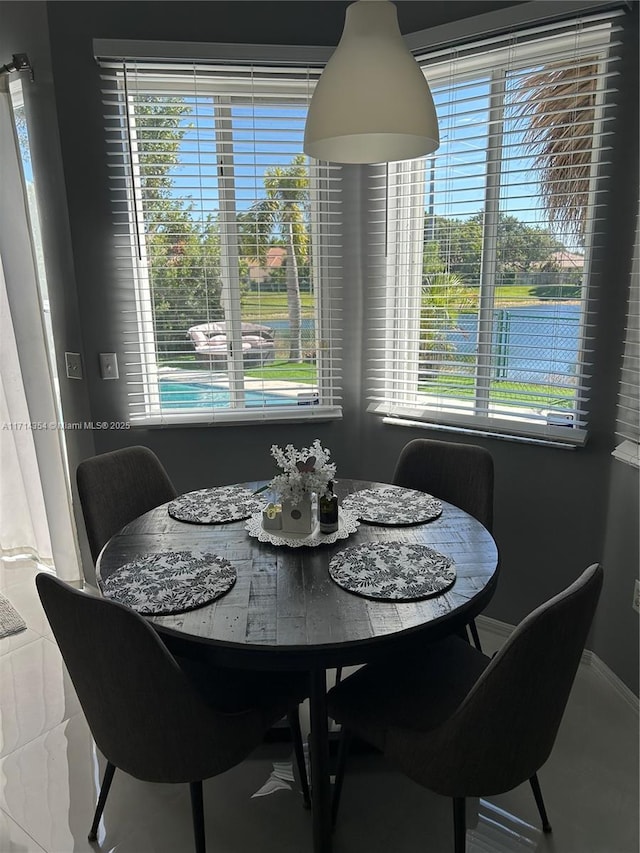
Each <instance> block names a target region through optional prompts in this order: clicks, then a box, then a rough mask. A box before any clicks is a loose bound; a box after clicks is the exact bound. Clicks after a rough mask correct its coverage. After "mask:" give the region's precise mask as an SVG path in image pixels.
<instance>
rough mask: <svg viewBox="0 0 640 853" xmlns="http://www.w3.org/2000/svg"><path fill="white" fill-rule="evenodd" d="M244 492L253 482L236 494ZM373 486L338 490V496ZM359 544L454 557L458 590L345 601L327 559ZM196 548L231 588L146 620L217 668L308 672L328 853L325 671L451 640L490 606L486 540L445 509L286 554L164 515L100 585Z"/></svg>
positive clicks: (118, 542)
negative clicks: (126, 569) (230, 580)
mask: <svg viewBox="0 0 640 853" xmlns="http://www.w3.org/2000/svg"><path fill="white" fill-rule="evenodd" d="M243 485H245V486H247V487H248V488H250V489H251V490H255V489H257V488H259V487H260V486H262V485H263V483H262V482H255V483H244V484H243ZM375 485H383V484H376V483H370V482H366V481H363V480H345V479H343V480H340V482H339V483H337V484H336V489H335V491H336V494H337V495H338V497H339V498H343V497H344V496H345V495H346V494H349V493H350V492H355V491H358V490H359V489H366V488H371V487H372V486H375ZM365 542H385V543H388V542H410V543H417V544H422V545H427V546H429V547H431V548H433V549H434V550H436V551H439V552H440V553H442V554H445V555H447V556H448V557H450V558H452V559H453V561H454V562H455V567H456V579H455V582H454V584H453V586H451V587H450V588H449V589H448V590H446V592H444V593H441V594H439V595H436V596H433V597H431V598H427V599H424V600H421V601H412V602H389V601H374V600H371V599H368V598H364V597H362V596H359V595H355V594H353V593H350V592H347V591H346V590H344V589H342V588H341V587H339V586H337V585H336V584H335V583H334V582H333V581H332V580H331V577H330V576H329V571H328V566H329V560H330V559H331V557H332V556H333V555H334V554H335V553H337V552H338V551H341V550H343V549H344V548H349V547H352V546H354V545H358V544H361V543H365ZM189 548H198V549H202V550H207V551H210V552H212V553H214V554H216V555H218V556H220V557H224V558H226V559H227V560H229V561H230V562H231V563H232V564H233V566H234V567H235V569H236V571H237V580H236V583H235V585H234V586H233V588H232V589H231V590H230V591H229V592H228V593H226V594H225V595H223V596H222V598H220V599H218V600H217V601H215V602H213V603H211V604H208V605H205V606H204V607H199V608H198V609H196V610H192V611H189V612H187V613H181V614H179V615H175V616H156V617H149V618H150V621H151V622H152V623H153V624H154V625H155V626H156V627H157V629H158V630H159V632H160V633H162V634H164V635H165V636H166V637H167V639H169V640H170V648H172V649H173V650H174V651H179V652H180V653H182V654H189V653H190V652H191V651H193V650H197V654H198V655H199V656H201V655H202V653H203V651H204V652H205V653H206V654H207V655H208V656H210V657H211V660H212V661H213V662H215V663H218V664H220V665H227V666H234V667H246V668H249V669H295V670H306V671H308V672H309V709H310V719H311V733H310V747H311V783H312V810H313V851H314V853H331V849H332V833H331V785H330V779H329V746H328V724H327V702H326V670H327V669H328V668H333V667H341V666H347V665H352V664H360V663H369V662H371V661H375V660H376V659H378V658H379V657H388V656H389V655H393V654H395V653H398V654H401V653H402V648H403V646H405V644H407V643H412V642H413V641H414V640H415V639H416V638H419V639H420V640H421V641H425V642H429V641H432V640H435V639H438V637H440V636H445V635H446V634H450V633H452V632H453V631H455V630H456V629H457V628H459V627H461V626H463V625H465V624H466V623H467V622H468V621H469V620H470V619H471V618H472V617H473V616H475V615H477V614H478V613H479V612H480V611H481V610H482V609H483V608H484V607H485V606H486V604H487V603H488V602H489V600H490V599H491V596H492V595H493V592H494V590H495V585H496V581H497V575H498V551H497V548H496V544H495V542H494V540H493V538H492V536H491V534H490V533H489V532H488V531H487V530H486V529H485V528H484V527H483V526H482V525H481V524H480V523H479V522H478V521H476V520H475V519H474V518H472V517H471V516H470V515H468V514H467V513H465V512H463V511H462V510H461V509H458V508H457V507H455V506H453V505H452V504H448V503H445V502H444V501H443V511H442V515H441V516H440V517H439V518H437V519H434V520H432V521H429V522H426V523H424V524H417V525H412V526H407V527H396V526H389V527H386V526H381V525H373V524H365V523H361V524H360V526H359V528H358V530H357V531H356V532H355V533H352V534H351V535H350V536H349V537H348V538H347V539H340V540H338V541H337V542H335V543H334V544H331V545H327V544H323V545H318V546H316V547H312V548H310V547H305V546H302V547H298V548H291V547H287V546H283V545H278V546H277V545H273V544H270V543H263V542H260V541H258V539H257V538H255V537H251V536H249V534H248V533H247V531H246V530H245V522H244V521H236V522H232V523H229V524H212V525H201V524H189V523H185V522H181V521H177V520H175V519H173V518H171V516H169V514H168V512H167V505H166V504H165V505H163V506H160V507H158V508H157V509H154V510H151V511H150V512H148V513H146V514H145V515H142V516H140V518H138V519H136V520H135V521H133V522H131V524H128V525H126V527H124V528H123V529H122V530H121V531H120V532H119V533H118V534H116V535H115V536H114V537H113V538H112V539H111V540H110V541H109V542H108V543H107V544H106V545H105V547H104V549H103V551H102V553H101V555H100V557H99V558H98V564H97V572H98V578H99V579H102V580H105V579H106V578H107V577H109V575H110V574H111V573H112V572H114V571H115V570H116V569H118V568H120V566H123V565H124V564H125V563H128V562H130V561H131V560H134V559H136V558H137V557H140V556H141V555H143V554H148V553H155V552H158V551H172V550H173V551H175V550H179V549H189Z"/></svg>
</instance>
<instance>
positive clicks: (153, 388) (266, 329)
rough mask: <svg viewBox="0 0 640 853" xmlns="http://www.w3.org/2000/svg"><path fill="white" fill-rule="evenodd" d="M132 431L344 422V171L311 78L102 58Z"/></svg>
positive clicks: (292, 72) (270, 70)
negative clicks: (316, 153)
mask: <svg viewBox="0 0 640 853" xmlns="http://www.w3.org/2000/svg"><path fill="white" fill-rule="evenodd" d="M101 64H102V65H103V67H104V69H105V72H104V73H105V80H106V85H107V89H106V96H105V101H106V106H107V139H108V155H109V166H110V177H111V186H112V191H113V201H114V211H115V221H116V228H117V246H118V249H119V252H118V254H119V258H120V266H121V269H122V278H123V281H122V284H123V287H122V304H123V313H122V328H121V331H122V336H123V342H122V347H123V351H124V361H125V369H124V373H125V379H126V382H127V388H128V396H129V412H128V415H129V418H130V420H131V422H132V423H146V424H148V423H180V422H194V421H195V422H197V421H203V422H207V423H212V422H213V423H218V422H226V421H251V422H254V421H258V420H273V419H276V418H280V419H282V418H287V419H303V418H309V417H322V418H328V417H338V416H339V415H340V407H339V402H340V387H339V379H340V364H339V349H340V337H341V335H340V328H339V322H338V317H339V312H338V308H339V305H338V297H339V294H338V293H337V290H336V287H337V284H338V283H339V268H338V266H337V264H336V263H335V257H334V256H335V255H336V251H335V244H336V240H337V235H336V230H335V219H336V215H335V213H334V208H335V207H336V204H335V202H334V198H335V191H334V188H335V187H336V186H337V185H338V184H339V180H340V169H339V167H330V166H327V165H321V164H319V163H317V162H314V161H310V160H308V159H307V158H306V157H305V156H304V155H303V153H302V139H303V132H304V123H305V117H306V110H307V103H308V101H309V99H310V96H311V92H312V88H313V80H314V73H313V72H310V71H308V70H307V69H299V68H289V69H287V68H275V67H257V66H251V65H246V66H240V65H221V64H218V65H213V64H194V63H193V62H191V63H189V64H186V63H179V62H172V63H169V62H166V61H164V62H157V61H156V62H155V63H154V62H141V61H134V60H130V61H129V60H127V61H115V60H112V61H108V60H104V59H103V60H102V62H101Z"/></svg>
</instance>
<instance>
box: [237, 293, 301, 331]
mask: <svg viewBox="0 0 640 853" xmlns="http://www.w3.org/2000/svg"><path fill="white" fill-rule="evenodd" d="M300 302H301V304H302V316H303V317H314V316H315V300H314V297H313V293H301V294H300ZM240 305H241V312H242V319H243V320H244V321H245V322H247V323H257V322H262V323H265V324H266V325H267V326H268V325H269V320H270V319H271V320H286V319H288V317H289V308H288V306H287V294H286V293H254V292H253V291H249V292H248V293H243V294H242V296H241V297H240Z"/></svg>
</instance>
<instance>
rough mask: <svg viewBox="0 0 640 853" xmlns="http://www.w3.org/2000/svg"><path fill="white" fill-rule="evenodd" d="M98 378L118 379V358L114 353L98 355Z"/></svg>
mask: <svg viewBox="0 0 640 853" xmlns="http://www.w3.org/2000/svg"><path fill="white" fill-rule="evenodd" d="M100 376H102V378H103V379H118V378H119V374H118V357H117V355H116V354H115V352H101V353H100Z"/></svg>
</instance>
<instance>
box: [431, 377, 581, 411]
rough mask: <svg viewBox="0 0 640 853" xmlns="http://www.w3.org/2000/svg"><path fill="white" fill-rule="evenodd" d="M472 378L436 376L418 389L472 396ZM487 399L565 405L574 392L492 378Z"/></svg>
mask: <svg viewBox="0 0 640 853" xmlns="http://www.w3.org/2000/svg"><path fill="white" fill-rule="evenodd" d="M474 389H475V386H474V380H473V377H472V376H468V377H467V376H447V375H444V376H439V377H437V378H434V379H433V380H430V381H429V382H425V383H423V384H421V385H420V386H419V388H418V390H419V391H423V392H424V393H425V394H441V395H442V396H444V397H463V398H464V397H468V398H469V399H471V398H473V395H474ZM490 394H491V400H492V401H493V402H498V401H500V402H503V403H512V404H513V405H520V406H537V407H542V408H553V407H556V406H562V407H563V408H569V407H570V405H571V402H572V400H573V396H574V392H573V391H572V390H571V389H570V388H558V387H557V386H556V385H537V384H527V383H524V382H507V381H505V380H502V379H494V380H493V381H492V382H491V391H490Z"/></svg>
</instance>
